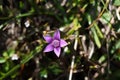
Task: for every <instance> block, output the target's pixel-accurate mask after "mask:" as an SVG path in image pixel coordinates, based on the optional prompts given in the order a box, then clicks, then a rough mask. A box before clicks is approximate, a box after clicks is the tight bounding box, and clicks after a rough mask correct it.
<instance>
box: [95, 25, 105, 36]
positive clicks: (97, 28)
mask: <svg viewBox="0 0 120 80" xmlns="http://www.w3.org/2000/svg"><path fill="white" fill-rule="evenodd" d="M94 27H95V29H96V30H97V34H98V36H99V37H100V38H103V34H102V32H101V30H100V28H99V27H98V25H97V24H96V23H94Z"/></svg>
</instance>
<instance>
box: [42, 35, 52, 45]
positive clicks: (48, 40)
mask: <svg viewBox="0 0 120 80" xmlns="http://www.w3.org/2000/svg"><path fill="white" fill-rule="evenodd" d="M43 37H44V39H45V40H46V42H47V43H50V42H52V40H53V39H52V37H51V36H49V35H47V36H43Z"/></svg>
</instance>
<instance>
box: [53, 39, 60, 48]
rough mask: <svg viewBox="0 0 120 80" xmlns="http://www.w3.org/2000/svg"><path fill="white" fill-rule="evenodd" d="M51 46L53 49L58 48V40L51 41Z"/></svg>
mask: <svg viewBox="0 0 120 80" xmlns="http://www.w3.org/2000/svg"><path fill="white" fill-rule="evenodd" d="M52 45H53V46H54V47H59V45H60V41H59V40H53V41H52Z"/></svg>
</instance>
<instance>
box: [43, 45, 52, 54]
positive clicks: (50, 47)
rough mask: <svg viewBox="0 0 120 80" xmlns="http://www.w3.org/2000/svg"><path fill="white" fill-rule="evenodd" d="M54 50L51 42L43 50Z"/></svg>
mask: <svg viewBox="0 0 120 80" xmlns="http://www.w3.org/2000/svg"><path fill="white" fill-rule="evenodd" d="M52 50H54V47H53V46H52V44H48V45H47V47H46V48H45V50H44V52H50V51H52Z"/></svg>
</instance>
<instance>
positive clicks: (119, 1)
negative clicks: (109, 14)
mask: <svg viewBox="0 0 120 80" xmlns="http://www.w3.org/2000/svg"><path fill="white" fill-rule="evenodd" d="M112 1H113V5H115V6H120V0H112Z"/></svg>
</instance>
